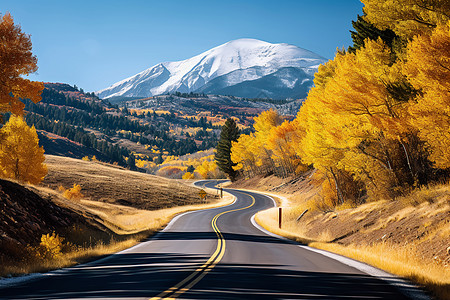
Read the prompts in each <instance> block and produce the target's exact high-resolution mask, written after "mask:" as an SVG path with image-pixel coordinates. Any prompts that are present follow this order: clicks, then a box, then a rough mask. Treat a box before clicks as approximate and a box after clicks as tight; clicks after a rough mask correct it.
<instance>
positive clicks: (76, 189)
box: [58, 183, 84, 200]
mask: <svg viewBox="0 0 450 300" xmlns="http://www.w3.org/2000/svg"><path fill="white" fill-rule="evenodd" d="M58 189H59V191H60V192H62V194H63V196H64V197H65V198H67V199H69V200H80V199H81V198H83V197H84V195H83V194H82V193H81V186H80V185H79V184H75V183H74V184H73V187H72V188H70V189H67V190H66V189H65V188H64V187H63V186H59V188H58Z"/></svg>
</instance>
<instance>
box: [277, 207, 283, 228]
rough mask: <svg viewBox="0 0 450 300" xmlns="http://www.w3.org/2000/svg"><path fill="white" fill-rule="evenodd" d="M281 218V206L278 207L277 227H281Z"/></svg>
mask: <svg viewBox="0 0 450 300" xmlns="http://www.w3.org/2000/svg"><path fill="white" fill-rule="evenodd" d="M282 218H283V213H282V211H281V207H278V228H280V229H281V221H282Z"/></svg>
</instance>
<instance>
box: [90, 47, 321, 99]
mask: <svg viewBox="0 0 450 300" xmlns="http://www.w3.org/2000/svg"><path fill="white" fill-rule="evenodd" d="M325 61H326V59H325V58H323V57H321V56H319V55H317V54H315V53H313V52H311V51H308V50H305V49H302V48H299V47H297V46H293V45H289V44H271V43H267V42H264V41H260V40H255V39H239V40H234V41H231V42H228V43H225V44H223V45H220V46H218V47H215V48H213V49H211V50H208V51H206V52H203V53H202V54H199V55H197V56H194V57H192V58H189V59H186V60H183V61H177V62H164V63H159V64H157V65H156V66H153V67H151V68H149V69H147V70H145V71H143V72H141V73H138V74H136V75H134V76H132V77H130V78H127V79H124V80H122V81H120V82H117V83H115V84H113V85H112V86H110V87H108V88H106V89H103V90H100V91H97V92H96V94H97V95H98V96H99V97H100V98H110V97H115V96H122V97H150V96H154V95H161V94H166V93H172V92H176V91H178V92H181V93H189V92H204V93H208V94H222V95H233V96H240V97H250V98H257V97H259V98H261V97H269V98H274V99H280V98H304V97H306V93H307V92H308V90H309V88H310V87H311V86H312V84H313V83H312V79H313V77H314V73H315V72H316V71H317V68H318V66H319V65H320V64H322V63H324V62H325Z"/></svg>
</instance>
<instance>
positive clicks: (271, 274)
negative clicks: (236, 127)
mask: <svg viewBox="0 0 450 300" xmlns="http://www.w3.org/2000/svg"><path fill="white" fill-rule="evenodd" d="M198 184H201V185H207V186H209V187H212V186H214V185H215V184H216V182H214V181H204V182H200V183H198ZM227 192H229V193H231V194H233V195H234V196H236V201H235V202H234V203H233V204H231V205H229V206H226V207H221V208H214V209H208V210H201V211H195V212H190V213H185V214H183V215H180V216H179V217H177V218H175V219H174V220H173V221H172V222H171V223H170V224H169V226H168V227H167V228H166V229H165V230H164V231H162V232H160V233H159V234H157V235H156V236H155V237H153V238H152V239H151V240H149V241H146V242H143V243H140V244H138V245H136V246H134V247H132V248H130V249H127V250H125V251H122V252H119V253H117V254H114V255H111V256H109V257H107V258H106V259H102V260H98V261H95V262H92V263H89V264H84V265H80V266H76V267H72V268H68V269H63V270H59V271H56V272H51V273H49V274H46V275H44V276H40V277H39V278H38V279H36V280H30V281H26V282H24V283H22V284H18V285H15V286H11V287H7V288H3V289H0V299H86V298H88V299H174V298H179V299H396V300H398V299H409V298H407V297H406V296H405V295H403V294H402V293H400V292H399V291H398V290H397V289H396V288H395V287H394V286H392V285H390V284H388V283H387V282H385V281H384V280H382V279H380V278H376V277H371V276H369V275H367V274H366V273H364V272H362V271H359V270H357V269H355V268H353V267H350V266H348V265H346V264H343V263H341V262H339V261H337V260H334V259H332V258H329V257H327V256H324V255H321V254H319V253H316V252H314V251H310V250H308V249H306V248H305V247H302V246H299V245H298V244H297V243H293V242H290V241H287V240H283V239H279V238H276V237H273V236H270V235H268V234H267V233H265V232H263V231H261V230H260V229H258V228H257V227H255V226H254V225H253V224H252V222H251V217H252V216H253V215H254V214H255V213H256V212H258V211H260V210H263V209H267V208H269V207H272V206H273V205H274V204H273V201H272V200H271V199H270V198H269V197H267V196H264V195H261V194H257V193H251V192H245V191H239V190H231V189H230V190H227Z"/></svg>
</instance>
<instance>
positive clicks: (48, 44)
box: [0, 0, 363, 91]
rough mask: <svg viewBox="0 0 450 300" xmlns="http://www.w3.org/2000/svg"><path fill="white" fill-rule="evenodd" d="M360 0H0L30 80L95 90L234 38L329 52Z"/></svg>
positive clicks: (344, 39)
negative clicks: (34, 67) (20, 34)
mask: <svg viewBox="0 0 450 300" xmlns="http://www.w3.org/2000/svg"><path fill="white" fill-rule="evenodd" d="M362 7H363V4H361V3H360V1H359V0H309V1H306V0H273V1H265V0H227V1H219V0H165V1H164V0H160V1H152V0H127V1H113V0H109V1H104V0H90V1H84V0H80V1H61V0H58V1H56V0H42V1H36V0H2V2H1V4H0V13H2V14H4V13H5V12H7V11H9V12H10V13H11V14H12V16H13V17H14V20H15V22H16V23H17V24H20V25H21V27H22V30H23V31H24V32H25V33H27V34H30V35H31V40H32V42H33V52H34V54H35V55H36V56H37V57H38V66H39V70H38V73H37V74H34V75H32V76H30V78H31V79H33V80H39V81H50V82H64V83H69V84H71V85H73V84H76V85H77V86H78V87H81V88H83V89H84V90H85V91H96V90H99V89H102V88H106V87H108V86H109V85H111V84H113V83H115V82H117V81H119V80H122V79H124V78H126V77H129V76H132V75H134V74H136V73H138V72H140V71H143V70H145V69H147V68H149V67H151V66H153V65H155V64H157V63H160V62H164V61H176V60H183V59H187V58H190V57H192V56H194V55H197V54H200V53H201V52H204V51H206V50H208V49H210V48H212V47H215V46H218V45H221V44H223V43H226V42H228V41H230V40H235V39H238V38H256V39H260V40H264V41H267V42H271V43H289V44H293V45H296V46H299V47H302V48H305V49H308V50H311V51H313V52H315V53H317V54H319V55H322V56H324V57H326V58H333V57H334V54H335V51H336V48H337V47H339V48H342V47H347V46H349V45H350V44H351V38H350V33H349V30H351V29H352V27H351V21H352V20H355V19H356V16H357V15H358V14H362Z"/></svg>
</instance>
